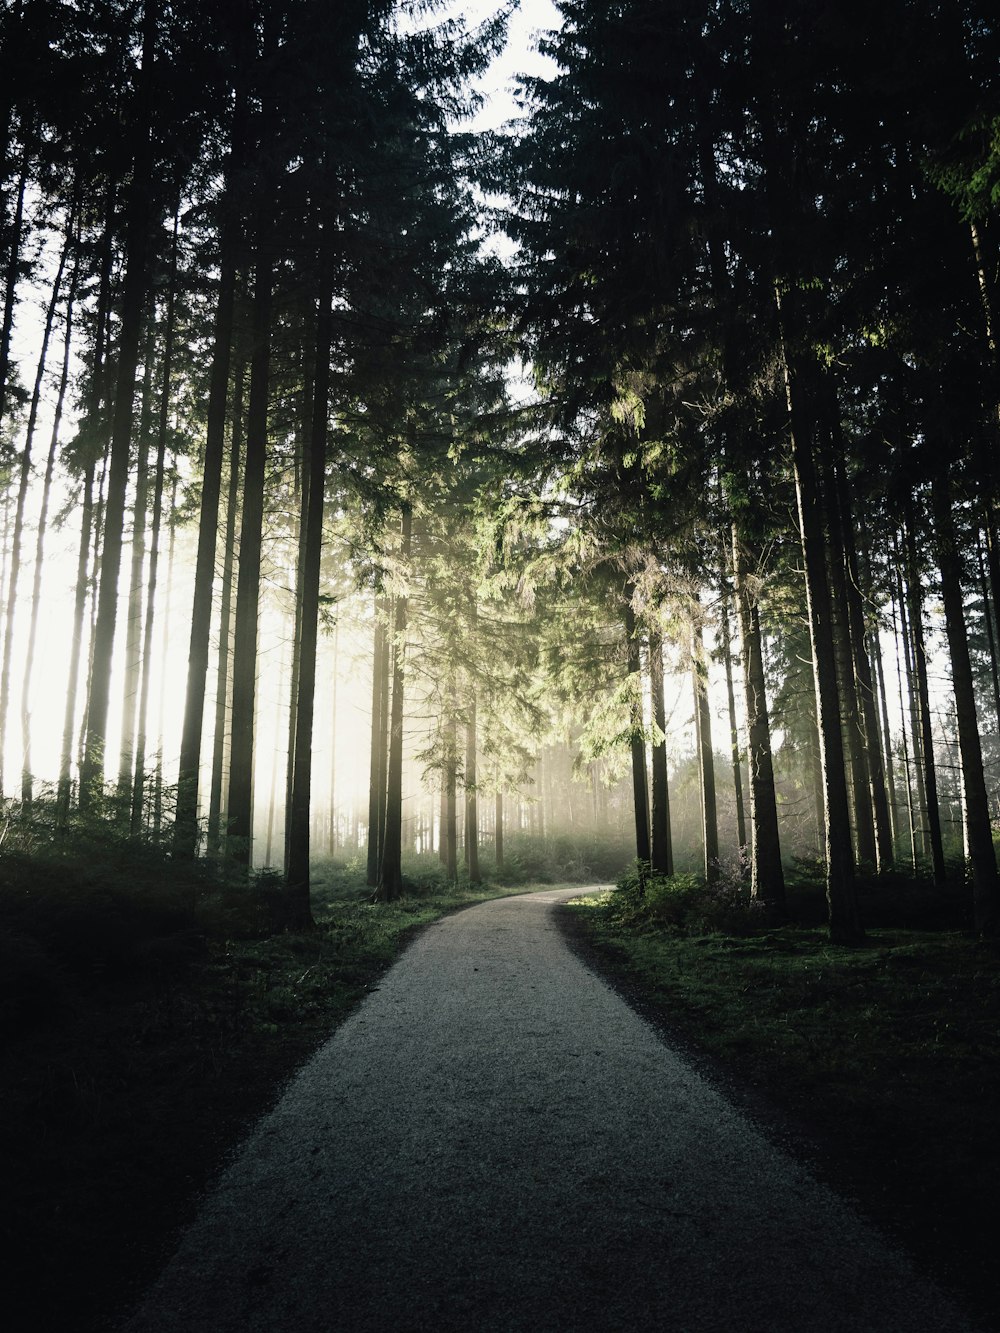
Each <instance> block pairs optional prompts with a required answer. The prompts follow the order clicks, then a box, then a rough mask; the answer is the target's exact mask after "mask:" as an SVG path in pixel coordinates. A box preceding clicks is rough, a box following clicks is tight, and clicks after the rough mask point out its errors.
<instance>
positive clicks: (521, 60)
mask: <svg viewBox="0 0 1000 1333" xmlns="http://www.w3.org/2000/svg"><path fill="white" fill-rule="evenodd" d="M456 8H458V9H460V10H461V11H462V12H464V13H465V15H466V16H467V18H468V21H469V24H470V26H473V25H475V24H476V23H481V22H482V21H483V20H484V19H486V18H488V17H489V16H490V15H491V14H494V13H495V12H496V11H497V9H498V8H499V6H498V5H497V3H496V0H464V3H461V4H459V5H457V6H456ZM558 26H559V11H558V10H557V9H556V7H555V5H554V4H553V3H552V0H520V5H519V6H518V9H517V11H516V12H515V14H514V15H513V17H512V18H511V21H510V26H509V29H508V34H507V47H506V50H505V51H504V53H503V55H502V56H501V57H500V58H499V59H498V60H496V61H495V62H494V64H493V66H492V68H491V70H490V72H489V74H488V75H487V76H486V77H485V78H484V79H483V80H482V82H481V85H480V86H481V88H482V91H483V92H485V93H486V94H487V95H488V98H489V101H488V102H487V104H486V106H485V107H484V108H483V110H482V111H481V112H480V114H479V115H478V116H477V117H476V119H475V121H474V122H473V125H474V128H476V129H481V130H486V129H496V128H497V127H498V126H499V125H502V124H503V123H504V121H506V120H510V119H511V117H513V116H515V115H517V114H518V112H517V106H516V105H515V102H514V98H513V95H512V91H513V83H514V80H515V78H516V77H517V75H519V74H532V75H546V74H549V75H551V74H553V73H554V72H555V66H554V65H553V63H552V61H550V60H546V59H545V58H544V57H543V56H541V55H539V54H538V52H537V51H536V50H535V46H536V39H537V36H538V34H539V32H544V31H546V30H547V29H549V28H557V27H558Z"/></svg>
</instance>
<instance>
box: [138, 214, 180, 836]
mask: <svg viewBox="0 0 1000 1333" xmlns="http://www.w3.org/2000/svg"><path fill="white" fill-rule="evenodd" d="M179 225H180V217H179V209H177V208H175V210H174V233H173V244H172V246H171V249H170V281H169V286H168V288H167V309H166V313H165V319H164V323H165V328H164V340H163V368H162V372H161V373H162V381H161V385H160V404H159V419H158V421H157V428H156V461H155V463H154V465H153V513H152V527H151V531H150V536H149V569H148V570H147V571H146V618H145V624H144V626H143V644H142V677H141V680H140V685H139V710H138V718H137V726H136V740H135V772H134V776H133V781H132V809H131V817H130V828H131V831H132V835H133V837H135V836H137V835H138V834H139V832H140V831H141V829H142V820H143V803H144V798H145V787H146V745H147V734H148V726H149V684H150V678H151V676H152V673H153V628H154V625H155V623H156V587H157V580H158V577H159V568H160V531H161V528H162V524H163V482H164V476H165V473H166V461H167V431H168V428H169V425H170V396H171V384H170V377H171V373H172V370H173V359H174V332H175V330H174V307H175V304H176V299H177V233H178V230H179Z"/></svg>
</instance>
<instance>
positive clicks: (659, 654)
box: [595, 628, 674, 875]
mask: <svg viewBox="0 0 1000 1333" xmlns="http://www.w3.org/2000/svg"><path fill="white" fill-rule="evenodd" d="M649 691H650V698H651V701H652V712H653V722H654V724H655V726H656V728H657V730H658V731H659V733H660V739H659V740H657V741H656V742H654V744H653V756H652V765H651V768H652V773H651V778H652V781H651V784H650V785H651V787H652V802H651V812H650V814H651V824H652V829H651V834H652V836H651V838H650V847H651V861H650V864H651V866H652V869H653V871H654V873H656V874H659V875H672V874H673V873H674V849H673V842H672V839H671V836H670V790H669V783H668V774H667V738H666V730H667V710H666V703H665V700H664V698H663V635H662V634H661V632H660V630H659V628H656V629H653V630H651V631H650V635H649ZM595 792H596V787H595Z"/></svg>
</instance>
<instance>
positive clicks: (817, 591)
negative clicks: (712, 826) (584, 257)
mask: <svg viewBox="0 0 1000 1333" xmlns="http://www.w3.org/2000/svg"><path fill="white" fill-rule="evenodd" d="M781 315H782V311H781V303H780V302H779V316H781ZM782 336H783V341H785V344H786V346H785V352H784V362H785V393H786V399H787V405H788V419H789V435H790V442H791V453H792V468H793V472H794V476H795V493H796V502H797V506H798V517H799V537H800V541H801V545H802V558H803V563H804V566H805V582H806V602H807V607H808V616H809V634H810V641H811V645H812V659H813V677H814V681H815V687H816V721H817V730H818V735H819V760H820V768H821V774H822V787H823V814H824V824H825V844H826V866H827V872H826V892H827V906H828V910H829V923H830V937H831V939H832V941H833V942H834V943H836V944H855V943H858V942H860V941H861V940H862V939H863V938H864V931H863V929H862V926H861V917H860V913H859V911H858V901H857V889H856V885H855V880H854V858H853V851H852V847H851V821H850V813H849V807H848V799H847V777H846V772H845V769H844V747H843V739H842V736H841V730H840V697H839V694H838V691H837V676H836V670H835V667H834V642H833V625H832V602H831V597H830V589H829V584H828V581H827V576H826V543H825V541H824V538H823V524H822V516H821V511H820V506H819V491H818V487H817V484H816V470H815V463H814V459H813V449H812V440H811V434H812V423H811V420H810V417H809V413H808V407H807V399H806V395H805V392H804V390H803V388H802V385H801V383H800V378H799V374H798V372H797V370H796V368H795V366H794V363H793V362H792V361H791V359H790V356H789V352H788V350H787V342H788V339H787V334H786V332H785V329H784V325H783V327H782Z"/></svg>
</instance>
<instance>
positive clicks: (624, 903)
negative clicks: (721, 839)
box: [607, 862, 757, 935]
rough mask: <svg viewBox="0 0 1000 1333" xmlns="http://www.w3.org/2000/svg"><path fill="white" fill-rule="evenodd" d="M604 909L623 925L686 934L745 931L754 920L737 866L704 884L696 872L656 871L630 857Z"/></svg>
mask: <svg viewBox="0 0 1000 1333" xmlns="http://www.w3.org/2000/svg"><path fill="white" fill-rule="evenodd" d="M607 910H608V912H609V914H610V915H611V916H612V917H613V918H615V919H617V920H618V921H620V922H622V923H623V924H625V923H627V924H629V925H638V926H642V925H646V926H649V927H650V928H651V929H654V930H673V931H678V932H681V933H683V934H689V935H691V934H711V933H714V932H721V933H725V934H728V935H745V934H748V933H749V932H750V931H751V930H753V929H754V928H755V927H756V924H757V923H756V920H755V916H754V913H753V912H752V910H751V907H750V896H749V890H748V888H747V886H746V885H745V883H744V881H743V880H742V878H741V876H740V875H739V872H738V870H736V871H734V872H732V873H727V872H725V871H723V872H721V873H720V876H719V879H718V881H717V882H716V883H715V884H707V883H706V882H705V880H704V879H703V878H702V877H701V876H700V875H692V874H688V873H681V874H676V875H658V874H653V873H652V872H651V871H650V869H649V866H648V865H645V864H642V863H640V862H634V863H633V865H632V867H631V868H630V869H629V870H628V872H627V873H626V874H624V875H623V876H622V877H621V878H620V879H619V880H618V884H617V887H616V890H615V892H614V893H613V894H612V895H611V896H610V898H609V900H608V909H607Z"/></svg>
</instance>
